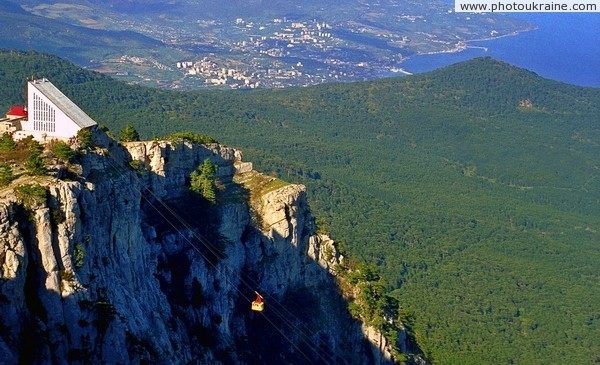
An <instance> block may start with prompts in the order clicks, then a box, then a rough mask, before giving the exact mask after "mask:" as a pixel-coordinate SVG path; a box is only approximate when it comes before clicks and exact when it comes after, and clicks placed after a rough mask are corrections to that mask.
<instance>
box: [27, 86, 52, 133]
mask: <svg viewBox="0 0 600 365" xmlns="http://www.w3.org/2000/svg"><path fill="white" fill-rule="evenodd" d="M29 116H30V118H31V117H33V130H34V131H43V132H56V110H55V109H54V108H53V107H52V106H50V104H48V103H46V102H45V101H44V100H42V98H40V97H39V96H38V94H36V93H33V113H32V112H31V111H30V114H29Z"/></svg>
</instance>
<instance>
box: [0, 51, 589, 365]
mask: <svg viewBox="0 0 600 365" xmlns="http://www.w3.org/2000/svg"><path fill="white" fill-rule="evenodd" d="M0 65H1V66H0V81H1V84H2V85H4V86H3V90H0V91H1V92H2V94H0V95H2V98H0V100H2V101H3V102H4V104H3V105H0V107H4V108H7V107H8V106H9V104H11V103H15V102H19V100H22V96H20V92H21V90H22V89H23V88H22V87H21V85H22V84H23V83H24V79H25V78H26V77H29V76H31V74H32V72H35V75H34V76H36V77H38V76H46V77H48V78H50V79H51V80H52V81H53V83H54V84H56V85H57V86H58V87H60V88H61V89H63V90H64V91H65V93H66V94H67V96H69V97H70V98H72V99H73V100H74V101H75V102H76V103H78V104H79V105H80V106H81V107H82V108H83V109H84V110H86V111H89V114H90V115H91V116H92V117H93V118H95V119H96V120H97V121H99V123H101V124H105V125H107V126H108V127H109V128H110V129H112V130H113V131H119V130H120V129H122V128H123V126H124V125H125V124H126V123H132V124H133V125H134V126H135V127H136V128H137V129H138V131H139V132H140V133H141V134H142V135H143V136H146V137H152V136H154V135H157V136H160V135H164V134H168V133H170V132H172V131H175V130H177V131H181V130H185V129H190V130H194V131H199V132H202V133H205V134H210V135H212V136H213V137H215V138H217V139H218V140H220V141H221V142H224V143H227V144H231V145H235V146H239V147H243V148H244V150H245V151H246V155H247V156H248V158H250V159H252V160H254V161H260V162H261V163H260V164H259V165H258V169H260V170H263V171H266V172H270V171H272V172H274V173H276V174H278V175H280V176H281V177H283V178H285V179H288V180H292V181H299V182H302V183H304V184H306V185H307V186H308V188H309V196H310V201H311V202H314V203H313V206H312V208H313V210H315V211H316V212H317V215H318V216H319V217H320V222H321V225H322V226H323V227H325V228H327V229H328V230H329V231H331V233H332V235H333V236H334V237H335V238H336V239H337V240H341V241H343V242H344V243H345V247H346V250H347V251H348V254H349V255H350V256H351V257H354V258H360V259H362V260H365V261H367V262H370V263H373V264H376V265H377V266H378V267H379V268H380V270H381V272H382V275H383V276H384V277H385V278H386V280H387V282H388V284H389V288H390V289H393V290H394V294H395V295H396V297H397V298H398V299H399V300H400V303H401V304H402V306H403V309H404V319H405V321H406V322H407V323H409V324H412V329H413V330H414V331H415V333H416V336H417V338H418V339H419V343H420V345H421V347H422V348H423V349H424V350H425V352H426V353H427V355H428V356H429V357H430V358H431V359H433V360H434V362H436V363H441V364H448V363H460V364H482V363H490V364H491V363H494V364H496V363H511V362H512V363H525V362H528V363H556V362H563V361H567V360H566V359H568V361H569V362H573V363H590V362H594V361H596V360H597V359H598V356H600V349H599V347H598V345H597V342H596V339H597V338H599V337H600V328H599V327H598V319H599V318H600V313H598V308H597V306H596V305H595V303H598V302H600V292H599V291H598V289H597V288H598V286H597V283H598V280H599V278H600V273H599V272H598V269H597V267H598V262H600V251H599V247H598V244H597V243H598V242H600V233H599V232H598V230H599V229H600V205H599V204H598V203H599V202H600V189H599V188H598V186H599V185H598V183H597V182H598V168H599V167H598V162H597V161H598V156H600V144H599V143H598V141H600V126H599V124H598V123H599V121H600V108H599V105H600V90H598V89H593V88H582V87H575V86H571V85H566V84H561V83H557V82H554V81H551V80H545V79H542V78H540V77H538V76H537V75H535V74H533V73H531V72H528V71H526V70H522V69H518V68H515V67H512V66H510V65H507V64H505V63H501V62H498V61H495V60H493V59H489V58H483V59H475V60H472V61H468V62H465V63H461V64H457V65H453V66H450V67H447V68H444V69H441V70H438V71H434V72H431V73H427V74H422V75H416V76H411V77H403V78H391V79H385V80H379V81H374V82H366V83H353V84H325V85H320V86H315V87H310V88H303V89H284V90H270V91H258V92H244V93H241V92H206V91H199V92H186V93H178V92H171V91H165V90H153V89H144V88H141V87H131V86H127V85H125V84H122V83H118V82H115V81H114V80H111V79H109V78H106V77H103V76H100V75H97V74H91V73H88V72H85V71H82V70H80V69H77V68H75V67H74V66H72V65H70V64H67V63H64V62H62V61H60V60H59V59H57V58H54V57H51V56H41V55H38V54H32V53H27V54H21V53H13V54H9V53H3V54H1V55H0Z"/></svg>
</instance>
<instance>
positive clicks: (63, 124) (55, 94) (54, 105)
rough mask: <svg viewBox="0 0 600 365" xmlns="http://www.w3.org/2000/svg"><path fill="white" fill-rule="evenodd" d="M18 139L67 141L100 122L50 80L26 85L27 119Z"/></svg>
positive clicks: (16, 133)
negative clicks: (80, 131)
mask: <svg viewBox="0 0 600 365" xmlns="http://www.w3.org/2000/svg"><path fill="white" fill-rule="evenodd" d="M20 124H21V125H20V128H19V130H17V131H16V132H14V138H15V139H21V138H25V137H27V136H33V138H35V139H36V140H38V141H42V142H43V141H49V140H52V139H60V140H68V139H69V138H71V137H74V136H76V135H77V132H78V131H79V130H80V129H83V128H91V127H94V126H96V125H97V123H96V122H95V121H94V120H93V119H92V118H90V117H89V116H88V115H87V114H86V113H85V112H83V110H81V109H80V108H79V107H78V106H77V105H75V103H73V102H72V101H71V99H69V98H68V97H66V96H65V95H64V94H63V93H62V92H61V91H60V90H59V89H58V88H56V86H54V85H53V84H52V83H51V82H50V81H48V80H47V79H40V80H34V81H29V82H28V83H27V119H26V120H21V123H20Z"/></svg>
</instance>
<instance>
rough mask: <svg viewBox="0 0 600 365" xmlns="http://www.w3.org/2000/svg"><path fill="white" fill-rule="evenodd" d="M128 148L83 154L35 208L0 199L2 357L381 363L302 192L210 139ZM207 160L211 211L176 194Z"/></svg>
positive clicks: (11, 197) (51, 181) (9, 196)
mask: <svg viewBox="0 0 600 365" xmlns="http://www.w3.org/2000/svg"><path fill="white" fill-rule="evenodd" d="M107 145H108V144H107ZM126 148H127V150H124V149H121V148H120V147H118V146H112V147H110V148H108V147H107V148H105V149H97V150H96V151H95V152H89V153H87V154H86V155H84V156H83V157H82V158H81V161H80V164H81V166H82V170H83V171H81V174H80V176H78V177H77V178H76V179H73V180H75V181H66V180H59V179H55V178H50V177H47V178H41V179H39V181H38V182H39V183H40V184H41V185H43V186H45V187H46V188H47V190H48V192H49V198H48V199H47V202H46V203H40V204H37V205H33V206H29V207H25V208H24V207H23V204H21V203H19V201H18V199H17V196H16V195H15V193H14V192H13V190H12V189H10V188H8V189H3V190H2V191H1V192H0V270H1V277H0V313H2V316H1V317H0V363H1V364H17V363H41V364H54V363H68V362H70V363H123V364H128V363H140V362H151V363H164V364H169V363H172V364H181V363H197V364H208V363H210V364H218V363H227V364H229V363H257V362H262V363H298V364H301V363H302V364H304V363H353V364H364V363H388V362H390V360H389V354H388V353H386V351H385V350H384V349H383V348H378V347H379V344H378V343H376V342H373V343H371V342H369V340H368V339H367V338H366V336H365V333H367V332H368V330H366V329H363V328H361V324H360V323H358V322H357V321H355V320H353V319H352V318H351V317H350V315H349V314H348V311H347V308H346V305H345V303H344V301H343V299H342V298H341V297H340V295H339V293H338V289H337V287H336V285H335V279H334V277H333V276H332V273H335V268H336V265H337V264H338V263H339V262H340V260H343V258H342V257H340V255H339V254H338V253H337V251H336V249H335V243H334V242H333V241H331V240H330V239H329V238H328V237H326V236H323V235H317V234H315V233H314V231H315V229H314V227H313V223H312V218H311V217H310V212H309V209H308V205H307V202H306V192H305V189H304V187H303V186H300V185H288V184H279V183H278V182H277V181H272V179H271V178H268V177H265V176H263V175H260V174H258V173H256V172H255V171H252V169H251V164H249V163H244V162H242V155H241V153H240V152H239V151H236V150H234V149H232V148H227V147H223V146H220V145H217V144H214V145H205V146H197V145H192V144H189V143H185V142H179V143H171V142H166V141H154V142H132V143H128V144H127V146H126ZM206 158H210V159H211V161H213V162H214V163H216V164H218V166H219V168H218V172H217V175H218V177H219V179H220V181H221V183H222V184H223V189H224V191H223V193H222V199H221V200H222V201H221V202H220V204H219V205H218V207H216V208H215V207H208V206H207V205H206V204H204V205H202V204H200V205H197V204H196V203H197V202H196V201H194V199H190V197H189V195H187V193H186V188H185V187H186V181H187V179H188V176H189V174H190V172H191V171H193V170H194V169H195V168H196V167H197V166H198V165H199V164H201V163H202V161H204V159H206ZM132 160H133V161H139V162H131V161H132ZM130 166H133V167H134V168H135V171H134V170H133V169H132V168H131V167H130ZM236 172H237V174H236ZM278 184H279V185H278ZM248 200H249V201H251V202H252V203H251V205H252V206H250V205H249V204H248ZM255 290H256V291H259V292H260V293H261V294H262V295H263V296H264V298H265V301H266V309H265V311H264V312H263V313H254V312H252V311H251V310H250V302H251V301H252V300H253V299H254V296H255V294H254V291H255ZM372 337H373V338H378V334H373V336H372Z"/></svg>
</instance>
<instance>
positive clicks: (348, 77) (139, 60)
mask: <svg viewBox="0 0 600 365" xmlns="http://www.w3.org/2000/svg"><path fill="white" fill-rule="evenodd" d="M182 4H184V5H182V6H181V7H180V10H179V11H180V12H181V13H180V14H179V18H176V17H174V13H173V9H172V8H168V7H166V6H165V7H164V9H163V7H162V5H161V6H158V8H157V9H156V11H157V12H158V13H157V14H159V15H158V16H157V17H154V18H152V17H150V16H146V15H144V14H141V15H135V14H133V15H131V16H123V14H121V13H107V14H106V15H105V17H104V18H97V19H98V20H94V21H95V23H93V26H94V27H96V28H100V27H103V26H107V24H110V27H111V28H112V29H118V30H127V31H130V32H134V33H135V34H139V35H143V37H146V38H144V39H139V38H138V40H142V41H143V42H148V43H149V45H150V46H149V47H150V48H143V49H144V50H143V51H142V52H140V51H137V52H136V51H135V50H134V49H126V50H125V52H123V53H121V54H120V55H118V56H117V57H114V56H112V57H105V58H102V57H98V59H94V60H91V61H90V64H89V66H88V67H89V68H90V69H93V70H97V71H99V72H103V73H107V74H111V75H112V76H114V77H117V78H120V79H122V80H123V81H126V82H128V83H132V84H143V85H149V86H158V87H161V88H169V89H197V88H221V89H257V88H284V87H289V86H309V85H315V84H320V83H323V82H349V81H361V80H372V79H377V78H381V77H387V76H393V75H398V74H408V73H410V71H411V70H410V69H405V66H404V63H405V61H406V60H407V59H409V58H414V57H417V56H419V55H427V54H438V53H451V52H460V51H463V50H465V49H467V48H471V47H472V46H471V45H470V44H469V42H470V41H472V40H481V39H491V38H498V37H502V36H506V35H511V34H516V33H518V32H521V31H526V30H529V29H530V25H529V24H527V23H526V22H523V21H520V20H515V19H510V18H506V17H494V16H493V15H488V14H476V15H475V14H460V13H454V12H453V10H452V8H451V7H450V6H448V5H446V4H430V5H427V6H424V5H422V4H413V3H410V4H405V3H399V2H396V1H381V2H376V3H370V2H359V3H358V5H357V7H356V8H347V7H346V8H344V7H342V8H339V9H337V10H333V9H326V8H323V7H320V6H318V4H316V5H315V9H314V12H313V13H310V12H306V13H295V12H293V11H287V10H286V11H282V10H281V9H277V6H276V5H273V6H272V7H269V11H266V12H265V13H264V14H258V13H257V14H244V12H242V11H241V10H235V11H234V10H232V9H230V10H231V11H228V12H227V14H216V13H210V12H200V13H199V12H198V11H199V9H197V8H196V7H194V6H193V5H192V4H191V3H187V2H183V3H182ZM409 5H410V6H409ZM223 6H225V5H223ZM167 8H168V10H167ZM217 8H218V7H217ZM61 11H63V12H62V13H61V14H64V9H63V8H61ZM242 14H243V15H242ZM63 16H64V15H63ZM73 16H75V15H73ZM86 19H87V18H86ZM102 19H104V20H103V21H101V20H102ZM176 19H177V20H176ZM434 24H436V25H435V26H434Z"/></svg>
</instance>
